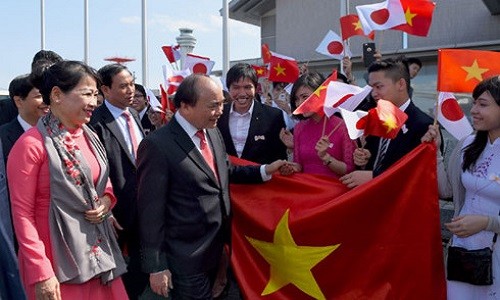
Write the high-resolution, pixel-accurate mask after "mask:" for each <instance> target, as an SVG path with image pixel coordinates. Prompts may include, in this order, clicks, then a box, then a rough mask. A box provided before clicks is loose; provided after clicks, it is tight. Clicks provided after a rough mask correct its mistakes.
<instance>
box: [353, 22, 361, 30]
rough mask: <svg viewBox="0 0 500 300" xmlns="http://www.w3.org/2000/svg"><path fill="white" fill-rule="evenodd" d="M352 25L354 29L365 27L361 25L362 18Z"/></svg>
mask: <svg viewBox="0 0 500 300" xmlns="http://www.w3.org/2000/svg"><path fill="white" fill-rule="evenodd" d="M352 25H354V30H358V29H363V27H361V21H360V20H358V21H357V22H354V23H352Z"/></svg>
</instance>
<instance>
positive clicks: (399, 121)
mask: <svg viewBox="0 0 500 300" xmlns="http://www.w3.org/2000/svg"><path fill="white" fill-rule="evenodd" d="M407 119H408V115H407V114H406V113H405V112H404V111H402V110H401V109H399V108H398V107H397V106H396V105H394V104H392V102H390V101H387V100H382V99H380V100H378V101H377V107H375V108H372V109H370V110H369V111H368V115H366V116H365V117H363V118H361V119H360V120H359V121H358V123H357V124H356V126H357V127H358V128H362V129H364V130H365V133H364V134H365V135H374V136H380V137H383V138H388V139H394V138H395V137H396V136H397V135H398V133H399V130H400V129H401V127H403V124H404V123H405V122H406V120H407Z"/></svg>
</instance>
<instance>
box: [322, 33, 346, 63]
mask: <svg viewBox="0 0 500 300" xmlns="http://www.w3.org/2000/svg"><path fill="white" fill-rule="evenodd" d="M316 52H318V53H321V54H323V55H326V56H330V57H332V58H335V59H338V60H342V58H344V56H349V57H351V56H352V53H351V50H350V49H349V47H344V43H343V42H342V38H341V37H340V36H339V35H338V34H336V33H335V32H333V31H331V30H329V31H328V33H327V34H326V36H325V37H324V38H323V40H322V41H321V43H320V44H319V46H318V48H316Z"/></svg>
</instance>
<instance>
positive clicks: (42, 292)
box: [35, 277, 61, 300]
mask: <svg viewBox="0 0 500 300" xmlns="http://www.w3.org/2000/svg"><path fill="white" fill-rule="evenodd" d="M35 297H36V299H37V300H46V299H47V300H60V299H61V290H60V289H59V281H57V278H55V277H51V278H49V279H47V280H43V281H40V282H37V283H36V284H35Z"/></svg>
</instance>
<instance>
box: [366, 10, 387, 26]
mask: <svg viewBox="0 0 500 300" xmlns="http://www.w3.org/2000/svg"><path fill="white" fill-rule="evenodd" d="M389 15H390V13H389V10H388V9H387V8H382V9H379V10H376V11H374V12H372V13H371V14H370V18H371V19H372V20H373V22H375V23H377V24H379V25H382V24H385V23H386V22H387V20H389Z"/></svg>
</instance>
